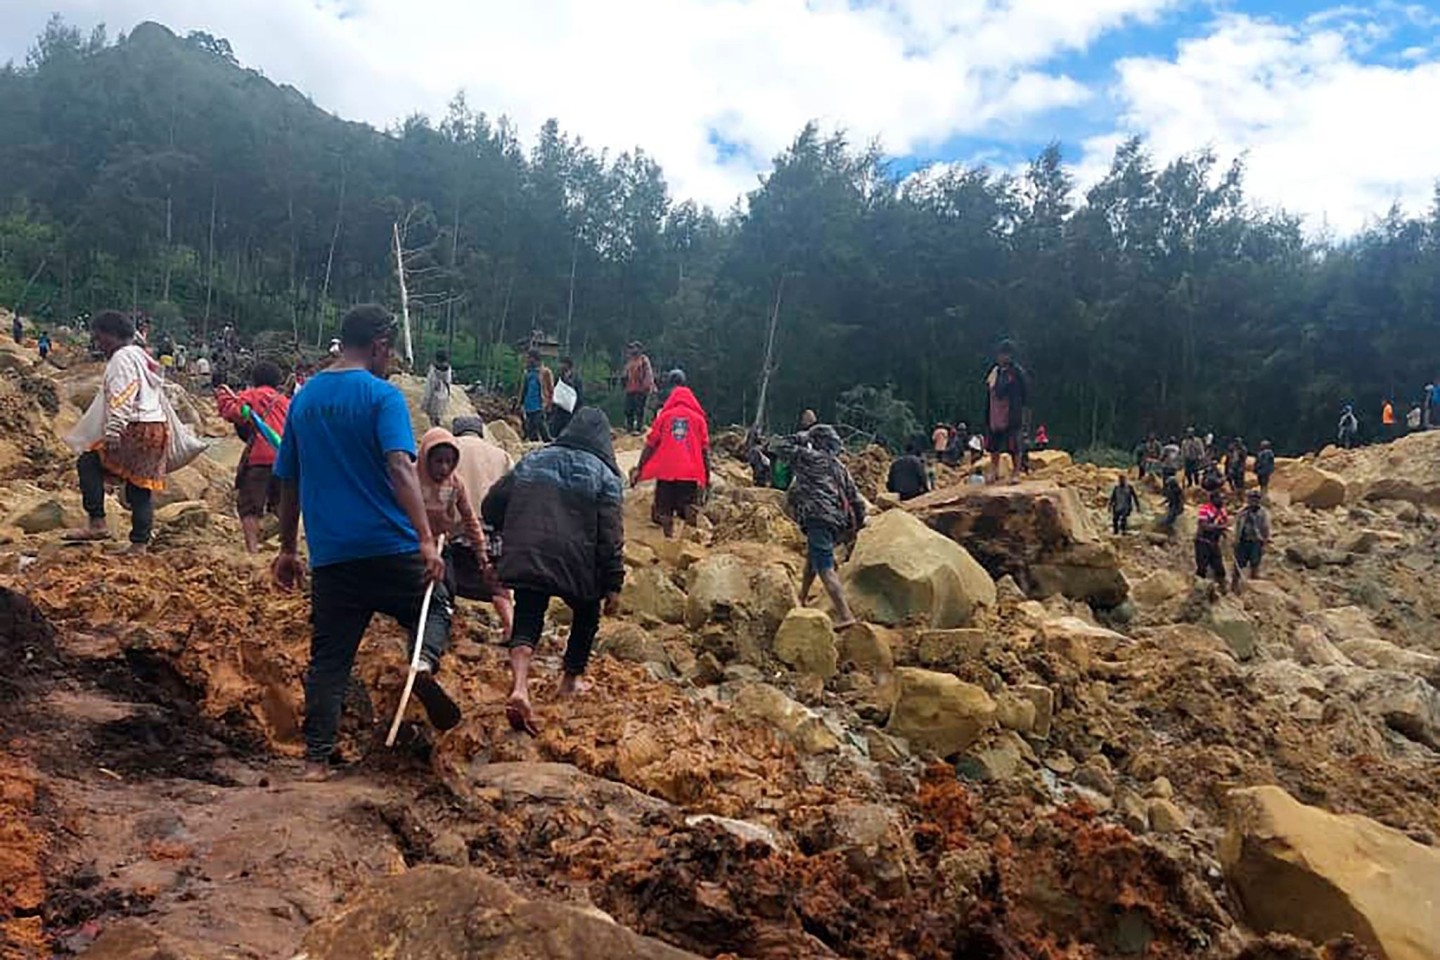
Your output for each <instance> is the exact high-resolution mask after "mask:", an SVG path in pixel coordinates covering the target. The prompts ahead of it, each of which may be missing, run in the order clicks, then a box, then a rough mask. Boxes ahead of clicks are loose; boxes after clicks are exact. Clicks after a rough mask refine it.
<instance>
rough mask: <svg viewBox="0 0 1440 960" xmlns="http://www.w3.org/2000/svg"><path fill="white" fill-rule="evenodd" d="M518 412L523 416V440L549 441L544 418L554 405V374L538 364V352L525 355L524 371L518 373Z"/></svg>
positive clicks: (548, 428)
mask: <svg viewBox="0 0 1440 960" xmlns="http://www.w3.org/2000/svg"><path fill="white" fill-rule="evenodd" d="M519 399H520V412H521V413H522V414H524V416H525V439H526V440H529V441H531V442H535V441H543V442H547V443H548V442H549V440H550V426H549V424H548V423H546V419H545V418H546V416H547V414H548V413H549V411H550V409H551V407H552V406H553V405H554V403H555V374H553V373H551V372H550V368H549V367H547V366H545V364H543V363H541V362H540V351H539V350H531V351H530V352H529V353H527V354H526V355H525V369H524V370H523V371H521V373H520V398H519Z"/></svg>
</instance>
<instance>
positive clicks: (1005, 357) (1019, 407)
mask: <svg viewBox="0 0 1440 960" xmlns="http://www.w3.org/2000/svg"><path fill="white" fill-rule="evenodd" d="M1027 381H1028V377H1027V375H1026V373H1025V370H1024V368H1022V367H1021V366H1020V365H1019V364H1017V363H1016V362H1015V348H1014V347H1013V346H1012V345H1011V343H1010V341H1009V340H1003V341H1001V343H1000V347H999V349H998V350H996V352H995V365H994V366H993V367H991V368H990V372H989V373H987V374H986V375H985V427H986V429H987V430H988V431H989V437H988V440H987V442H986V448H987V449H988V450H989V451H990V476H989V478H988V479H989V481H990V482H991V483H994V482H996V481H998V480H999V479H1000V456H1001V454H1003V453H1008V454H1010V479H1011V480H1012V481H1015V480H1018V479H1019V477H1020V456H1021V452H1022V451H1021V438H1020V432H1021V429H1022V428H1023V427H1024V423H1025V404H1026V403H1027V402H1028V400H1029V383H1028V382H1027Z"/></svg>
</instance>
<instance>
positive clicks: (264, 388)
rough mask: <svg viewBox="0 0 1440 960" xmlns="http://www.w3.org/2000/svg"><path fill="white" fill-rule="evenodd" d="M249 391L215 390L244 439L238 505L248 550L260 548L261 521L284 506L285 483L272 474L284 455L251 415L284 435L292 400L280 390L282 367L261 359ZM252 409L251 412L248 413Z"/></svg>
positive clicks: (237, 474) (224, 416) (219, 406)
mask: <svg viewBox="0 0 1440 960" xmlns="http://www.w3.org/2000/svg"><path fill="white" fill-rule="evenodd" d="M250 383H251V386H250V389H248V390H244V391H241V392H240V393H238V394H237V393H235V392H234V391H233V390H231V389H230V388H229V387H221V388H220V389H219V390H217V391H215V408H216V410H217V411H218V412H219V414H220V416H221V418H222V419H225V420H228V421H229V422H230V423H232V424H234V425H235V432H236V433H237V434H239V436H240V439H242V440H244V441H245V450H244V452H242V453H241V454H240V465H239V467H238V469H237V470H236V472H235V508H236V512H237V513H238V514H239V516H240V529H241V530H243V531H244V532H245V551H246V552H247V553H259V552H260V520H261V518H262V517H264V516H265V514H266V513H274V512H275V511H276V509H277V508H278V507H279V506H280V484H279V483H278V482H276V480H275V477H274V476H273V470H274V467H275V457H276V455H277V454H279V452H280V451H279V450H277V449H276V448H275V447H274V446H273V445H271V443H270V441H269V440H268V439H267V438H266V437H265V435H264V434H262V433H261V432H260V430H259V429H258V428H257V427H256V426H255V423H254V421H253V420H252V419H251V416H252V415H253V416H255V417H259V418H260V419H261V420H263V421H264V422H265V424H266V425H267V426H268V427H270V429H271V430H273V431H275V433H276V435H277V436H280V437H282V438H283V437H284V436H285V419H286V417H287V416H288V415H289V413H290V401H289V400H287V399H286V398H285V395H284V394H283V393H281V392H280V389H279V387H280V368H279V367H278V366H276V365H275V364H273V363H271V362H270V361H269V360H259V361H257V362H256V363H255V364H254V365H253V366H252V367H251V368H250ZM247 407H248V408H249V410H250V415H247V414H246V412H245V409H246V408H247Z"/></svg>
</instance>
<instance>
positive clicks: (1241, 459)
mask: <svg viewBox="0 0 1440 960" xmlns="http://www.w3.org/2000/svg"><path fill="white" fill-rule="evenodd" d="M1248 459H1249V456H1248V455H1247V453H1246V451H1245V441H1243V440H1241V439H1240V438H1239V437H1236V438H1235V439H1234V440H1231V441H1230V449H1229V451H1228V452H1227V453H1226V454H1225V480H1226V482H1228V483H1229V484H1230V489H1231V490H1233V491H1235V492H1236V493H1244V492H1245V463H1246V461H1247V460H1248Z"/></svg>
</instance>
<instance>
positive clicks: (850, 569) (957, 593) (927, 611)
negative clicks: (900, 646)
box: [843, 510, 995, 628]
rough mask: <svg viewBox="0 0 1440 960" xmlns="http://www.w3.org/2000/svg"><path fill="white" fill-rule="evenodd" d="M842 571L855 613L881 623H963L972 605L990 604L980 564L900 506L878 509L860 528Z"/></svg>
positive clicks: (990, 588) (989, 584) (989, 583)
mask: <svg viewBox="0 0 1440 960" xmlns="http://www.w3.org/2000/svg"><path fill="white" fill-rule="evenodd" d="M843 576H844V579H845V588H846V596H847V598H848V599H849V601H850V604H851V607H852V608H853V609H854V611H855V614H856V616H858V617H860V619H862V620H866V621H869V622H872V623H880V624H884V625H886V626H898V625H900V624H903V623H909V622H918V623H923V624H925V625H927V626H931V627H939V628H945V627H963V626H967V625H968V624H969V623H970V622H971V620H972V619H973V618H974V615H975V611H976V608H977V607H981V606H986V607H993V606H994V605H995V581H993V580H991V579H990V575H989V574H988V573H986V572H985V568H984V567H982V566H980V564H979V563H977V562H976V561H975V559H974V558H973V557H971V556H970V554H969V553H968V552H966V550H965V548H964V547H962V546H960V545H959V544H958V543H956V542H955V541H953V540H951V539H950V538H949V537H946V536H944V535H942V534H939V533H936V532H935V531H934V530H931V529H930V528H929V527H927V526H926V525H925V524H924V523H922V522H921V521H919V520H917V519H916V518H915V517H914V516H912V515H911V514H909V513H907V512H905V511H903V510H891V511H889V512H888V513H885V514H882V515H881V516H880V517H879V518H878V519H876V520H875V521H873V522H872V523H871V524H870V525H869V526H867V527H866V528H865V529H864V530H862V531H861V532H860V538H859V540H858V542H857V543H856V546H855V552H854V554H853V555H852V556H851V558H850V562H849V563H847V564H846V565H845V568H844V571H843Z"/></svg>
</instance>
